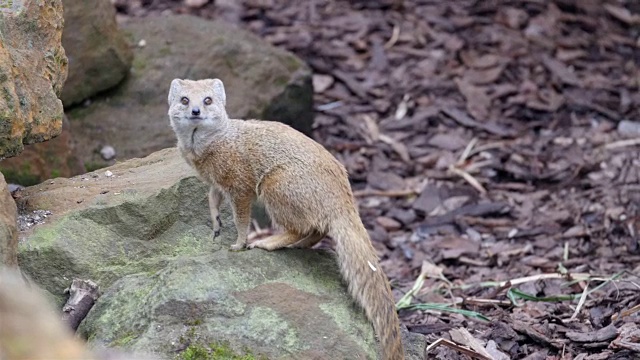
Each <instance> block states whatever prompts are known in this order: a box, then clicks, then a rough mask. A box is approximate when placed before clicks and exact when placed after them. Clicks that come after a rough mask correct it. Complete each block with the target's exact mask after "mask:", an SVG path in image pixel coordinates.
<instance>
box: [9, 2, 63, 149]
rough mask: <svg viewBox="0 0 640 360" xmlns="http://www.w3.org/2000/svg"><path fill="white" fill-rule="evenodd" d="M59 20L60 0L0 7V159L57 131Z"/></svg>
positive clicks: (60, 54) (60, 74)
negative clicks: (0, 39)
mask: <svg viewBox="0 0 640 360" xmlns="http://www.w3.org/2000/svg"><path fill="white" fill-rule="evenodd" d="M4 3H5V5H6V2H4ZM62 25H63V19H62V2H61V0H52V1H46V2H45V1H13V2H10V3H9V5H6V6H5V7H3V8H2V9H0V34H1V36H2V41H0V159H2V158H6V157H11V156H15V155H16V154H18V153H20V152H21V151H22V149H23V143H24V144H33V143H36V142H42V141H45V140H48V139H51V138H52V137H55V136H57V135H59V134H60V131H61V130H62V114H63V109H62V102H61V101H60V100H59V99H58V95H59V94H60V91H61V90H62V85H63V84H64V81H65V79H66V77H67V57H66V56H65V52H64V49H63V48H62V45H61V37H62Z"/></svg>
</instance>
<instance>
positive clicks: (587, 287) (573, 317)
mask: <svg viewBox="0 0 640 360" xmlns="http://www.w3.org/2000/svg"><path fill="white" fill-rule="evenodd" d="M588 293H589V283H587V284H586V285H585V287H584V290H583V291H582V296H580V300H579V301H578V306H576V310H575V311H574V312H573V315H571V317H570V318H569V320H573V319H575V318H576V316H578V314H579V313H580V309H582V306H583V305H584V302H585V300H587V294H588Z"/></svg>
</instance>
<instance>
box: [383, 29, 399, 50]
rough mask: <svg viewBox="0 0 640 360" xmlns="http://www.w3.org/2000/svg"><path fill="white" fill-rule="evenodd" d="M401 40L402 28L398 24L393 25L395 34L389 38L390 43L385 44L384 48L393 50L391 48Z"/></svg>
mask: <svg viewBox="0 0 640 360" xmlns="http://www.w3.org/2000/svg"><path fill="white" fill-rule="evenodd" d="M399 38H400V26H398V24H395V25H393V32H392V33H391V38H389V41H387V42H386V43H385V44H384V48H385V49H391V47H393V45H395V44H396V42H398V39H399Z"/></svg>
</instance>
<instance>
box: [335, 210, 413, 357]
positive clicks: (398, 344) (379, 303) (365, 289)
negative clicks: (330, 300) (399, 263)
mask: <svg viewBox="0 0 640 360" xmlns="http://www.w3.org/2000/svg"><path fill="white" fill-rule="evenodd" d="M328 235H329V236H331V237H332V238H333V239H334V240H335V242H336V252H337V253H338V262H339V264H340V271H341V272H342V276H343V277H344V278H345V280H346V282H347V284H348V288H349V292H350V293H351V296H353V298H354V299H355V300H356V302H358V304H360V306H362V308H363V309H364V311H365V313H366V314H367V317H368V318H369V320H370V321H371V322H372V323H373V327H374V329H375V332H376V334H377V335H378V337H379V340H380V344H381V345H382V346H381V347H382V358H383V359H384V360H404V350H403V347H402V341H401V339H402V337H401V334H400V322H399V320H398V317H397V315H396V308H395V302H394V299H393V294H392V293H391V287H390V286H389V281H388V280H387V277H386V276H385V274H384V273H383V272H382V269H380V264H379V263H378V256H377V255H376V252H375V249H374V248H373V245H371V241H370V240H369V234H368V233H367V230H366V229H365V228H364V225H362V221H360V218H359V216H358V215H357V214H347V215H343V216H341V218H340V219H337V220H335V222H333V224H331V225H330V228H329V234H328Z"/></svg>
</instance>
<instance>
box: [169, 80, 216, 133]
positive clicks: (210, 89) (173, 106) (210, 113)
mask: <svg viewBox="0 0 640 360" xmlns="http://www.w3.org/2000/svg"><path fill="white" fill-rule="evenodd" d="M225 104H226V95H225V92H224V84H222V81H221V80H220V79H203V80H182V79H174V80H173V81H171V89H170V90H169V119H170V122H171V126H172V127H173V129H174V130H176V131H179V132H181V131H189V130H190V129H195V128H196V127H207V128H212V129H215V128H216V127H219V126H221V125H223V123H224V122H225V121H226V120H227V119H228V116H227V111H226V109H225Z"/></svg>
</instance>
